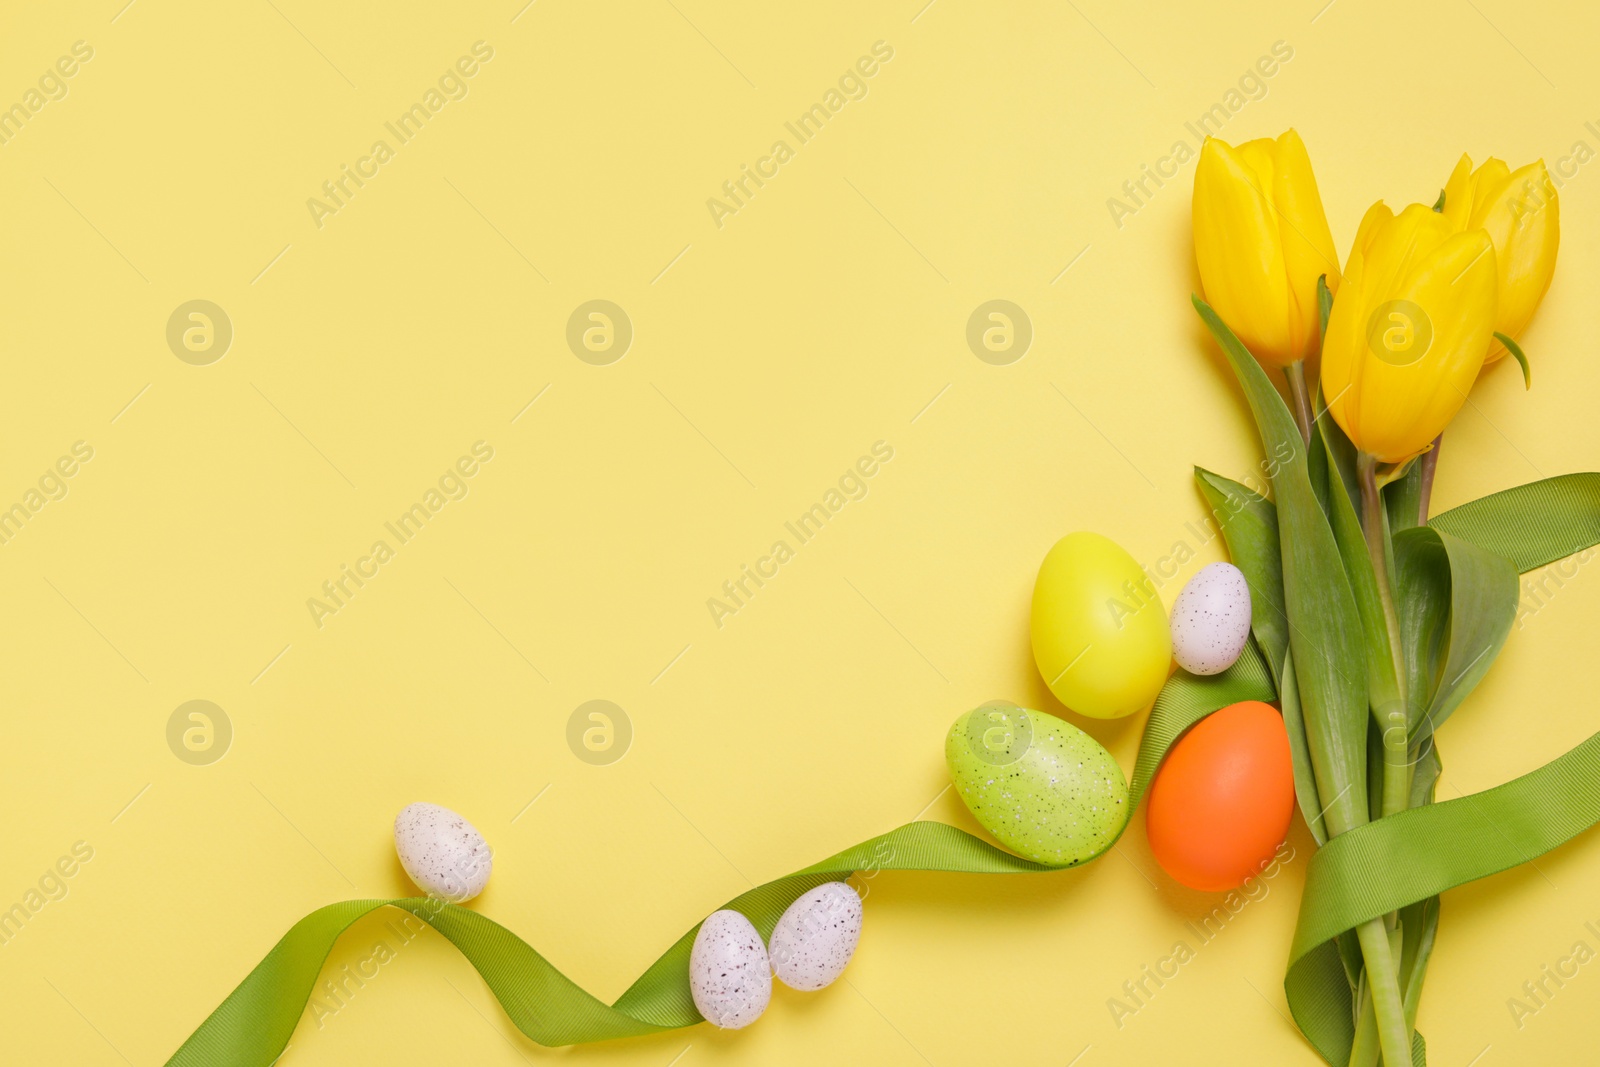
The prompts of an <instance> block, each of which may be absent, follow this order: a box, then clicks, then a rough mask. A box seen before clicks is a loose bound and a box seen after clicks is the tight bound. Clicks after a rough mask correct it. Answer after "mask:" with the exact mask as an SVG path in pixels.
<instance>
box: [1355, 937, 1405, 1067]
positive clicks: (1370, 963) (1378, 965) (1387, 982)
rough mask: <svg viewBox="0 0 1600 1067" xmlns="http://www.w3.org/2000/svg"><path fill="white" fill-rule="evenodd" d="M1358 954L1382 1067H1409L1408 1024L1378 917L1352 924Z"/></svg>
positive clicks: (1387, 938)
mask: <svg viewBox="0 0 1600 1067" xmlns="http://www.w3.org/2000/svg"><path fill="white" fill-rule="evenodd" d="M1356 937H1357V939H1359V940H1360V942H1361V955H1362V958H1364V959H1365V960H1366V963H1367V968H1366V979H1367V980H1366V987H1367V991H1368V992H1369V993H1370V994H1371V1000H1372V1011H1373V1015H1374V1016H1375V1018H1376V1020H1377V1030H1378V1047H1379V1048H1380V1049H1381V1050H1382V1052H1383V1062H1384V1064H1385V1067H1409V1065H1410V1063H1411V1027H1409V1026H1408V1025H1406V1009H1405V1004H1404V1003H1403V1002H1402V1001H1401V999H1400V983H1399V981H1398V980H1397V979H1396V977H1395V963H1394V955H1393V954H1392V953H1391V952H1390V951H1389V931H1388V929H1387V928H1386V927H1385V926H1384V922H1383V920H1382V919H1369V920H1367V921H1366V922H1364V923H1362V924H1361V925H1360V926H1359V927H1357V928H1356Z"/></svg>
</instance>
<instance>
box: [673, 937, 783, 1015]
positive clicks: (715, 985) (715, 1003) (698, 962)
mask: <svg viewBox="0 0 1600 1067" xmlns="http://www.w3.org/2000/svg"><path fill="white" fill-rule="evenodd" d="M689 990H690V992H691V993H693V994H694V1006H695V1007H696V1008H698V1009H699V1011H700V1014H701V1015H703V1016H705V1019H706V1021H707V1022H709V1023H710V1024H711V1025H712V1026H718V1027H721V1028H722V1029H724V1030H740V1029H743V1028H744V1027H746V1026H749V1025H750V1024H751V1023H753V1022H755V1021H756V1020H757V1019H759V1018H761V1013H762V1012H764V1011H766V1010H767V1002H768V1001H770V1000H771V999H772V970H771V968H770V966H769V965H768V963H767V946H765V945H763V944H762V943H761V935H760V934H759V933H757V932H756V928H755V927H754V926H752V925H751V924H750V920H749V919H746V918H745V917H744V916H743V915H740V914H739V913H738V912H736V911H728V910H726V909H724V910H723V911H714V912H712V913H711V914H710V915H709V916H707V918H706V921H705V922H703V923H701V924H700V932H699V933H698V934H696V935H695V937H694V951H692V952H691V953H690V954H689Z"/></svg>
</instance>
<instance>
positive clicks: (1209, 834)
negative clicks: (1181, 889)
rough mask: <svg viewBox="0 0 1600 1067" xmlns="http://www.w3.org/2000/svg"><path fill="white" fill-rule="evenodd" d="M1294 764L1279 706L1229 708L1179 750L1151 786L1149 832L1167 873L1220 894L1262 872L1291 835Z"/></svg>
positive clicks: (1245, 704) (1195, 731)
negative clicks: (1278, 709)
mask: <svg viewBox="0 0 1600 1067" xmlns="http://www.w3.org/2000/svg"><path fill="white" fill-rule="evenodd" d="M1293 814H1294V763H1293V760H1292V758H1291V757H1290V755H1289V734H1288V731H1287V730H1285V729H1284V726H1283V718H1282V717H1281V716H1280V715H1279V714H1278V712H1277V709H1275V708H1273V707H1272V706H1271V705H1270V704H1263V703H1261V701H1259V700H1246V701H1243V702H1242V703H1238V704H1230V705H1229V706H1228V707H1225V708H1223V709H1221V710H1220V711H1216V712H1213V713H1212V714H1211V715H1208V716H1207V717H1206V718H1204V719H1202V720H1201V721H1200V723H1199V724H1198V725H1196V726H1195V727H1194V729H1192V730H1190V731H1189V732H1188V733H1187V734H1185V735H1184V736H1183V738H1182V739H1181V740H1180V741H1179V742H1178V743H1177V744H1176V745H1174V746H1173V748H1172V751H1171V752H1169V753H1168V754H1167V758H1166V762H1164V763H1162V765H1161V770H1160V771H1158V772H1157V773H1156V779H1155V781H1154V782H1153V783H1152V784H1151V786H1150V799H1149V801H1148V802H1147V804H1146V807H1145V827H1146V829H1147V831H1148V832H1149V836H1150V851H1151V852H1153V853H1154V854H1155V857H1156V861H1157V862H1158V863H1160V864H1161V867H1162V869H1163V870H1165V871H1166V872H1167V873H1168V874H1170V875H1171V876H1172V877H1173V878H1174V879H1176V880H1177V881H1179V882H1182V883H1183V884H1184V885H1186V886H1188V887H1189V888H1191V889H1198V890H1201V891H1203V892H1208V893H1209V892H1221V891H1222V890H1225V889H1234V888H1237V887H1238V886H1240V885H1243V884H1244V881H1245V879H1246V878H1249V877H1250V876H1251V875H1258V874H1260V872H1261V870H1262V868H1263V867H1264V866H1265V865H1266V864H1267V862H1268V861H1269V860H1270V859H1271V857H1272V855H1273V853H1274V852H1276V851H1277V848H1278V846H1279V845H1281V844H1282V843H1283V840H1284V838H1285V837H1287V836H1288V833H1289V819H1290V817H1291V816H1292V815H1293Z"/></svg>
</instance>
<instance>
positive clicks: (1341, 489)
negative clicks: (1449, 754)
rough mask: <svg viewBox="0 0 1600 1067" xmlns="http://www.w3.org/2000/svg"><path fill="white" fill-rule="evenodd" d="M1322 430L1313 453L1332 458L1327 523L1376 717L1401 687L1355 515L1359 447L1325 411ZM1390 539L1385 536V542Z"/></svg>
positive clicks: (1369, 558)
mask: <svg viewBox="0 0 1600 1067" xmlns="http://www.w3.org/2000/svg"><path fill="white" fill-rule="evenodd" d="M1330 428H1331V429H1330ZM1317 429H1318V431H1319V432H1318V435H1317V438H1316V439H1315V440H1313V442H1312V450H1313V451H1316V450H1317V449H1318V448H1321V449H1323V450H1324V451H1325V452H1326V454H1327V456H1328V505H1327V506H1328V521H1329V523H1330V524H1331V525H1332V527H1333V536H1334V540H1335V541H1336V542H1337V544H1338V546H1339V555H1340V556H1341V557H1342V558H1343V560H1344V570H1345V574H1346V576H1347V577H1348V578H1349V580H1350V591H1351V593H1352V594H1353V595H1354V597H1355V605H1356V611H1357V612H1358V614H1359V615H1360V618H1361V638H1362V640H1361V643H1362V647H1363V648H1364V649H1365V651H1366V666H1367V693H1368V696H1369V697H1370V698H1371V701H1372V711H1373V714H1374V715H1377V714H1379V713H1380V712H1381V711H1382V710H1383V705H1384V704H1385V702H1386V701H1392V702H1393V703H1394V706H1395V707H1398V706H1399V700H1400V687H1399V681H1398V679H1397V678H1396V676H1395V667H1394V656H1393V655H1392V654H1391V652H1390V646H1389V625H1388V622H1387V621H1386V620H1385V619H1384V613H1383V600H1382V597H1381V595H1380V594H1379V591H1378V577H1377V575H1376V574H1375V573H1374V572H1373V569H1372V556H1371V555H1370V554H1369V553H1368V549H1367V539H1366V535H1365V534H1364V533H1363V532H1362V530H1361V519H1360V517H1359V515H1358V513H1357V511H1356V501H1357V500H1359V499H1360V489H1359V488H1358V487H1357V483H1356V480H1355V464H1354V458H1355V457H1354V455H1353V452H1354V449H1353V448H1351V447H1350V442H1349V440H1348V439H1347V438H1345V436H1344V434H1343V433H1342V432H1340V431H1339V428H1338V426H1337V424H1336V423H1335V422H1334V421H1333V418H1332V417H1331V416H1330V415H1328V414H1327V413H1326V412H1324V413H1323V416H1322V418H1320V419H1318V420H1317ZM1341 453H1344V454H1343V455H1341ZM1385 518H1386V516H1382V515H1380V516H1379V518H1378V521H1380V522H1382V521H1384V519H1385ZM1387 540H1388V539H1387V538H1385V542H1387ZM1380 725H1381V724H1380Z"/></svg>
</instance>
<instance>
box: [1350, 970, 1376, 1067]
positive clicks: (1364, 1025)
mask: <svg viewBox="0 0 1600 1067" xmlns="http://www.w3.org/2000/svg"><path fill="white" fill-rule="evenodd" d="M1356 996H1357V997H1358V998H1360V999H1359V1000H1358V1001H1357V1003H1356V1038H1355V1041H1354V1043H1352V1044H1351V1046H1350V1067H1378V1017H1377V1016H1376V1015H1374V1014H1373V1011H1372V998H1371V997H1369V996H1368V995H1367V981H1366V978H1365V976H1363V978H1362V980H1361V984H1360V985H1359V986H1358V987H1357V988H1356Z"/></svg>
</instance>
